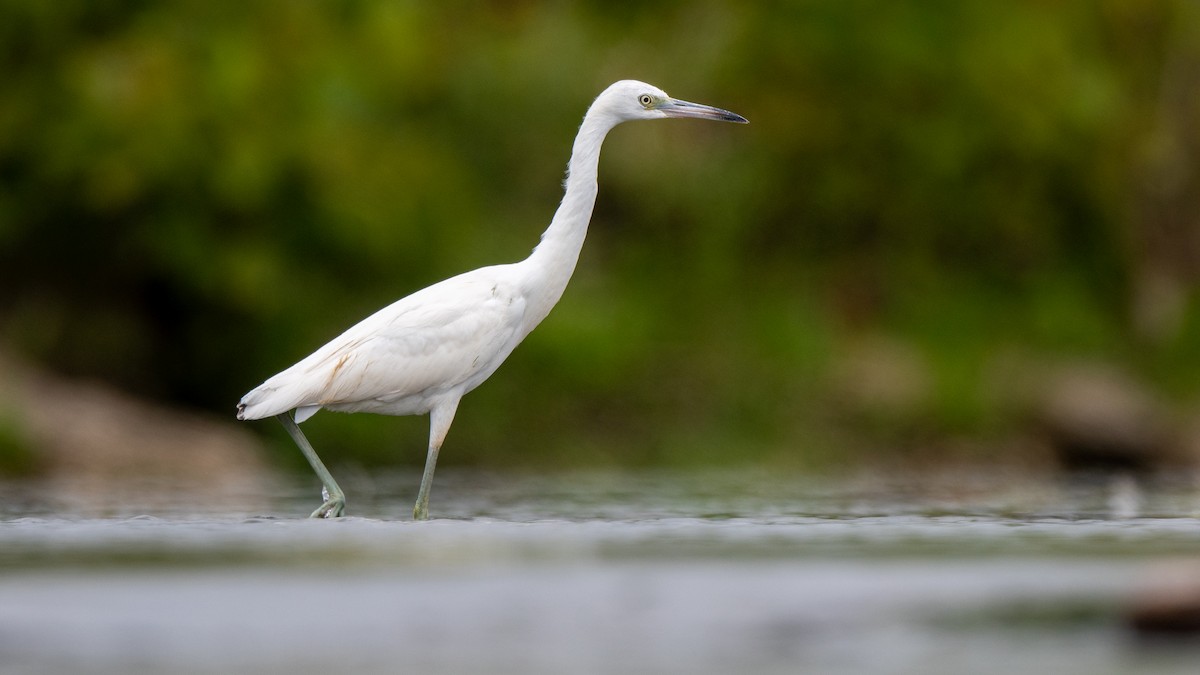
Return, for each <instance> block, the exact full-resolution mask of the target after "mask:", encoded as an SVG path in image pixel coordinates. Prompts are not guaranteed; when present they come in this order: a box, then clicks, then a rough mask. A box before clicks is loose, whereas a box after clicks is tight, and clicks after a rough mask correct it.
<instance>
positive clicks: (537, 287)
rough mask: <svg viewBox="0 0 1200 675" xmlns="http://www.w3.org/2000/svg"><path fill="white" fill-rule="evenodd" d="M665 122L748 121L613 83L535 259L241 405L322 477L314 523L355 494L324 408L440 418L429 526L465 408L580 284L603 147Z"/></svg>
mask: <svg viewBox="0 0 1200 675" xmlns="http://www.w3.org/2000/svg"><path fill="white" fill-rule="evenodd" d="M663 117H694V118H701V119H715V120H724V121H730V122H743V123H744V122H745V121H746V120H745V119H744V118H743V117H741V116H739V115H736V114H734V113H731V112H728V111H725V110H721V109H719V108H712V107H709V106H702V105H698V104H694V103H688V102H686V101H679V100H677V99H672V98H670V97H669V96H667V95H666V93H665V92H663V91H662V90H661V89H658V88H656V87H653V86H651V85H648V84H645V83H643V82H637V81H633V80H623V81H621V82H617V83H615V84H613V85H612V86H610V87H609V88H608V89H606V90H605V91H604V92H603V93H601V94H600V96H599V97H597V98H596V101H595V102H594V103H593V104H592V106H591V107H590V108H589V109H588V112H587V114H586V115H585V116H584V118H583V123H582V124H581V126H580V129H579V133H578V135H577V136H576V138H575V144H574V147H573V149H572V153H571V160H570V162H569V164H568V177H567V180H566V183H565V194H564V196H563V200H562V203H561V204H560V205H559V208H558V211H557V212H556V213H555V214H554V218H553V220H552V221H551V222H550V226H549V228H547V230H546V232H545V233H544V234H543V235H542V240H541V243H539V244H538V246H537V248H535V249H534V251H533V253H532V254H530V256H529V257H528V258H526V259H525V260H522V261H520V262H516V263H511V264H508V265H493V266H490V267H483V268H480V269H477V270H473V271H470V272H466V273H463V274H460V275H458V276H456V277H452V278H450V279H447V280H445V281H442V282H440V283H437V284H434V285H432V286H429V287H428V288H425V289H423V290H420V291H417V292H416V293H413V294H412V295H409V296H408V297H405V298H403V299H401V300H397V301H396V302H394V303H392V304H391V305H388V306H387V307H384V308H383V309H381V310H379V311H378V312H376V313H374V314H372V315H371V316H369V317H367V318H366V319H364V320H362V321H361V322H359V323H358V324H356V325H354V326H353V327H351V328H350V329H349V330H347V331H346V332H344V333H342V334H341V335H339V336H338V337H336V338H334V339H333V340H331V341H330V342H329V343H328V344H326V345H325V346H323V347H321V348H320V349H318V350H317V351H315V352H313V353H312V354H311V355H310V356H308V357H307V358H305V359H303V360H302V361H300V362H299V363H297V364H295V365H294V366H292V367H291V368H288V369H287V370H284V371H283V372H281V373H279V374H278V375H275V376H274V377H271V378H270V379H268V380H267V381H266V382H263V383H262V384H261V385H259V386H258V387H256V388H255V389H254V390H253V391H251V392H250V393H248V394H246V395H245V396H244V397H242V400H241V402H240V403H239V404H238V419H243V420H252V419H262V418H265V417H272V416H275V417H277V418H278V419H279V420H280V421H281V422H282V423H283V424H284V427H285V428H287V430H288V432H289V433H290V434H291V435H292V438H293V439H294V440H295V441H296V443H297V444H298V445H299V446H300V449H301V450H302V451H303V452H304V454H305V456H306V457H307V458H308V460H309V462H310V463H311V464H312V466H313V469H314V470H315V471H316V472H317V474H318V476H320V477H321V480H322V483H323V484H324V496H325V503H324V504H322V506H321V507H320V508H318V509H317V510H316V511H315V512H313V516H314V517H318V516H323V517H335V516H339V515H341V513H342V511H343V508H344V505H345V495H344V494H343V493H342V491H341V489H340V488H339V487H338V486H337V483H336V482H335V481H334V480H333V477H332V476H331V475H329V472H328V470H327V469H326V468H325V467H324V465H323V464H322V463H321V461H320V459H319V458H318V457H317V454H316V452H315V451H313V449H312V446H311V445H309V443H308V441H307V439H305V438H304V435H303V433H301V432H300V429H299V427H298V426H296V425H297V424H299V423H300V422H303V421H305V420H307V419H308V418H309V417H312V415H314V414H315V413H316V412H317V411H319V410H321V409H322V408H324V409H328V410H335V411H338V412H373V413H379V414H384V415H414V414H424V413H430V431H429V448H428V457H427V459H426V463H425V474H424V476H423V477H422V480H421V489H420V492H419V494H418V498H417V504H416V507H415V508H414V510H413V515H414V517H416V518H417V519H424V518H426V517H427V516H428V499H429V488H430V486H431V484H432V481H433V471H434V467H435V465H436V463H437V453H438V450H439V449H440V447H441V445H442V441H443V440H444V439H445V436H446V432H447V431H448V430H449V428H450V423H451V421H453V419H454V412H455V411H456V410H457V408H458V402H459V400H460V399H461V398H462V397H463V395H464V394H466V393H467V392H469V391H471V390H472V389H474V388H475V387H477V386H479V385H480V384H481V383H482V382H483V381H484V380H486V379H487V378H488V377H489V376H491V374H492V373H494V372H495V371H496V369H497V368H499V367H500V364H501V363H503V362H504V359H506V358H507V357H508V355H509V354H511V353H512V351H513V349H515V348H516V346H517V345H518V344H520V342H521V340H523V339H525V336H526V335H528V334H529V333H530V331H532V330H533V329H534V328H535V327H536V326H537V325H538V324H539V323H540V322H541V321H542V319H544V318H545V317H546V315H547V314H549V312H550V309H551V308H552V307H554V305H555V303H557V302H558V299H559V298H560V297H561V296H562V293H563V290H564V289H565V288H566V286H567V282H568V281H569V280H570V278H571V273H572V272H573V271H574V269H575V263H576V261H577V260H578V258H579V251H580V249H581V248H582V246H583V240H584V237H585V236H586V234H587V226H588V222H589V221H590V220H591V215H592V207H593V205H594V204H595V200H596V172H597V167H598V164H599V159H600V146H601V144H602V143H603V141H604V137H605V136H606V135H607V133H608V132H609V130H611V129H612V128H613V127H614V126H616V125H617V124H620V123H621V122H625V121H628V120H634V119H655V118H663ZM292 410H295V416H294V419H293V417H292V416H291V415H289V414H288V413H289V412H290V411H292Z"/></svg>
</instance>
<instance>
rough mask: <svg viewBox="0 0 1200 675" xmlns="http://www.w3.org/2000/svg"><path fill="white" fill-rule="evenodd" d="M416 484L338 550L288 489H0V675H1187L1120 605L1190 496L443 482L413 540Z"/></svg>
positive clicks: (1169, 489) (398, 490) (309, 491)
mask: <svg viewBox="0 0 1200 675" xmlns="http://www.w3.org/2000/svg"><path fill="white" fill-rule="evenodd" d="M416 478H417V476H416V475H415V474H400V475H390V476H386V475H385V476H379V475H371V474H367V473H365V472H363V473H362V474H361V475H357V476H356V475H355V474H354V472H346V478H345V479H344V480H343V482H344V484H345V485H346V486H347V488H348V489H347V492H348V493H349V495H350V502H349V504H348V506H349V512H350V513H352V514H354V515H353V517H350V518H346V519H343V520H341V521H338V522H314V521H308V520H305V519H303V518H302V517H301V516H303V515H305V514H307V513H308V511H309V510H311V508H312V503H313V501H314V500H315V499H316V497H317V489H318V487H317V486H316V485H314V484H312V483H311V481H309V480H307V477H303V478H298V479H296V480H294V481H280V482H279V483H278V484H276V485H274V486H272V490H271V491H270V492H269V494H266V495H263V494H257V495H255V494H246V495H241V496H239V495H238V494H237V493H236V491H233V492H227V493H225V494H224V495H223V497H222V498H221V499H194V497H195V495H194V494H192V493H189V492H188V491H187V490H181V489H174V490H171V489H167V490H165V491H156V490H155V489H154V488H152V487H149V486H143V487H141V488H139V489H138V490H134V491H131V493H129V494H126V495H115V496H110V495H102V496H101V498H100V499H96V500H93V501H90V502H84V501H83V500H79V499H76V500H75V501H69V500H65V499H64V498H62V497H60V496H56V495H55V492H54V491H53V490H50V489H47V488H45V487H44V486H42V487H36V486H29V485H17V486H10V488H11V489H10V490H8V492H7V494H9V495H11V496H12V499H6V500H5V501H4V503H3V507H2V508H3V509H4V512H3V516H4V519H3V522H0V672H47V673H49V672H69V671H77V670H80V669H81V668H84V667H86V668H87V670H88V671H89V672H105V673H118V672H120V673H126V672H138V671H139V670H141V671H143V672H162V671H171V672H197V673H209V672H242V673H274V672H327V671H328V670H331V669H343V670H347V669H349V670H356V671H358V672H410V671H415V670H418V669H420V670H422V671H425V672H434V673H454V672H501V673H503V672H512V673H540V672H547V673H549V672H553V673H561V672H586V673H608V672H630V671H633V672H646V673H657V672H663V673H666V672H697V673H728V672H766V673H772V672H780V673H783V672H822V673H830V672H832V673H839V672H888V673H907V672H912V673H930V672H933V673H936V672H946V673H1001V672H1004V673H1007V672H1012V671H1014V670H1028V671H1032V672H1056V673H1089V674H1091V673H1123V672H1140V673H1142V672H1144V673H1176V672H1178V673H1185V672H1186V673H1191V672H1194V664H1195V662H1196V659H1200V651H1198V649H1200V648H1198V647H1197V644H1196V642H1195V640H1194V638H1192V637H1191V636H1190V635H1189V634H1186V633H1185V634H1184V635H1183V637H1182V638H1178V637H1175V638H1172V639H1171V640H1170V641H1169V642H1168V645H1169V646H1168V647H1167V648H1160V647H1159V646H1158V644H1159V642H1158V640H1157V638H1155V639H1151V640H1146V639H1144V638H1143V637H1139V635H1144V634H1142V633H1139V632H1138V631H1137V630H1135V627H1136V626H1138V625H1140V624H1139V623H1138V621H1139V619H1137V618H1136V616H1137V615H1136V613H1137V612H1139V611H1142V609H1143V607H1142V604H1140V603H1141V602H1142V601H1141V598H1145V597H1150V595H1148V591H1146V589H1148V588H1151V589H1157V590H1155V591H1154V592H1155V593H1159V594H1165V597H1168V598H1171V597H1183V596H1184V594H1185V593H1186V591H1187V586H1186V583H1182V582H1179V581H1176V579H1185V580H1186V579H1189V578H1193V577H1197V578H1200V568H1197V567H1195V565H1196V564H1197V561H1200V519H1197V517H1196V513H1197V510H1198V509H1197V506H1198V501H1197V491H1196V489H1195V485H1194V484H1193V483H1192V482H1191V481H1190V479H1186V480H1185V479H1181V478H1179V477H1177V476H1176V477H1168V478H1166V479H1161V480H1146V479H1133V478H1116V479H1114V478H1113V477H1111V476H1076V477H1071V478H1067V479H1062V478H1056V477H1053V476H1043V477H1024V478H1021V479H1013V477H1010V476H1004V475H996V474H991V475H988V474H973V475H960V476H946V477H944V478H937V477H931V476H915V477H914V476H909V477H904V476H900V475H896V474H888V475H878V474H876V475H860V476H851V477H847V476H842V477H840V478H838V479H831V478H828V477H811V476H802V475H787V474H780V473H778V472H776V473H769V474H767V473H756V472H732V471H706V472H698V473H682V474H680V473H671V472H636V473H624V472H572V473H556V474H527V473H512V474H489V473H481V472H473V471H462V470H453V469H450V470H447V471H444V472H443V473H442V474H441V475H439V482H438V484H437V491H436V493H435V494H434V502H433V506H434V507H435V508H434V512H435V515H436V516H440V518H439V519H437V520H434V521H431V522H427V523H413V522H411V521H408V520H407V519H405V516H406V515H407V514H408V513H409V512H410V509H411V501H412V497H413V494H412V493H413V492H414V491H415V488H416V484H417V481H416ZM160 487H170V486H160ZM171 495H173V496H174V497H173V498H172V497H171ZM68 507H70V508H68ZM1193 571H1195V572H1194V573H1193ZM1167 583H1169V587H1168V588H1167V590H1166V591H1165V592H1164V591H1163V590H1162V588H1161V586H1162V585H1163V584H1167ZM6 669H8V670H6ZM13 669H15V670H13Z"/></svg>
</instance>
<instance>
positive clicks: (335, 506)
mask: <svg viewBox="0 0 1200 675" xmlns="http://www.w3.org/2000/svg"><path fill="white" fill-rule="evenodd" d="M276 417H277V418H278V419H279V422H280V423H281V424H283V428H284V429H287V432H288V435H289V436H291V437H292V440H293V441H295V442H296V445H298V446H300V452H303V453H304V457H305V459H307V460H308V463H309V464H310V465H311V466H312V468H313V471H316V472H317V477H318V478H320V479H321V485H322V488H321V497H322V498H324V499H325V503H324V504H322V505H321V507H320V508H318V509H317V510H316V511H313V512H312V515H310V516H309V518H338V517H340V516H341V515H342V511H343V510H345V508H346V495H345V493H343V492H342V489H341V488H340V487H338V484H337V481H335V480H334V479H333V475H332V474H330V473H329V469H326V468H325V465H324V464H323V463H321V458H320V457H317V451H316V450H313V447H312V444H310V443H309V442H308V439H307V438H305V437H304V432H302V431H300V427H299V425H297V424H296V421H295V420H293V419H292V415H291V413H283V414H281V415H276Z"/></svg>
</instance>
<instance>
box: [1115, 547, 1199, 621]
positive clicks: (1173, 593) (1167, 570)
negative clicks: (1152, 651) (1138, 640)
mask: <svg viewBox="0 0 1200 675" xmlns="http://www.w3.org/2000/svg"><path fill="white" fill-rule="evenodd" d="M1126 621H1127V623H1128V625H1129V627H1130V628H1132V629H1133V631H1134V632H1135V633H1136V634H1137V635H1139V636H1141V637H1145V638H1188V639H1200V560H1175V561H1170V562H1165V563H1160V564H1158V565H1155V566H1154V567H1151V568H1150V569H1149V570H1148V571H1147V574H1146V577H1145V579H1144V580H1143V582H1142V584H1141V585H1140V587H1139V588H1138V589H1137V590H1136V591H1135V593H1134V595H1133V598H1132V600H1131V602H1130V606H1129V608H1128V610H1127V612H1126Z"/></svg>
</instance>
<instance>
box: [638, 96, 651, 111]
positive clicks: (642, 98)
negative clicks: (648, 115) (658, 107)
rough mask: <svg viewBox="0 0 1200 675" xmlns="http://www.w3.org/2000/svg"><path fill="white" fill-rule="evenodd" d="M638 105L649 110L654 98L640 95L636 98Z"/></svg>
mask: <svg viewBox="0 0 1200 675" xmlns="http://www.w3.org/2000/svg"><path fill="white" fill-rule="evenodd" d="M638 103H641V104H642V107H643V108H649V107H650V104H651V103H654V97H653V96H651V95H650V94H642V95H641V96H639V97H638Z"/></svg>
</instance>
